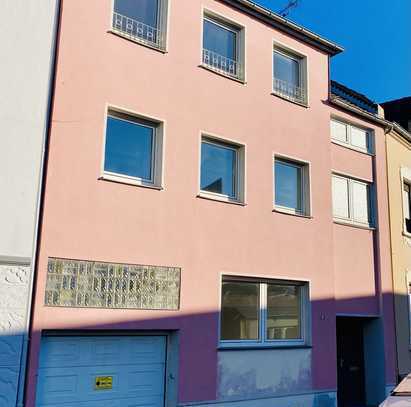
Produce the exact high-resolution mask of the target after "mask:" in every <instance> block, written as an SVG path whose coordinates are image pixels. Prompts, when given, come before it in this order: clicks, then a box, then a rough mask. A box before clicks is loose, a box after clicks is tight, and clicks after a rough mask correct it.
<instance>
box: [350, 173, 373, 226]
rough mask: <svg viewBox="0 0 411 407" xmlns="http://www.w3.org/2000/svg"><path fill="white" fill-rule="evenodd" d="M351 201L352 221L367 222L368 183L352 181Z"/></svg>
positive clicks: (368, 219) (368, 217) (368, 218)
mask: <svg viewBox="0 0 411 407" xmlns="http://www.w3.org/2000/svg"><path fill="white" fill-rule="evenodd" d="M352 195H353V196H352V202H353V212H354V213H353V218H354V221H356V222H360V223H369V221H370V216H369V200H368V195H369V194H368V185H367V184H364V183H362V182H356V181H353V182H352Z"/></svg>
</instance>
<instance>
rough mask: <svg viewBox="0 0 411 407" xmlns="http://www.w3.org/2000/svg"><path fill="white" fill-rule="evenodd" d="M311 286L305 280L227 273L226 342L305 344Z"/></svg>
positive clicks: (223, 305) (224, 293) (223, 334)
mask: <svg viewBox="0 0 411 407" xmlns="http://www.w3.org/2000/svg"><path fill="white" fill-rule="evenodd" d="M308 308H309V301H308V287H307V284H306V283H303V282H290V281H282V280H256V279H251V278H250V279H247V278H239V277H231V276H230V277H228V276H225V277H224V278H223V282H222V290H221V316H220V343H221V345H222V346H225V345H228V346H235V345H237V346H244V345H245V346H247V345H249V346H250V345H251V346H255V345H261V346H275V345H296V344H300V345H301V344H305V343H307V340H308V332H307V330H308Z"/></svg>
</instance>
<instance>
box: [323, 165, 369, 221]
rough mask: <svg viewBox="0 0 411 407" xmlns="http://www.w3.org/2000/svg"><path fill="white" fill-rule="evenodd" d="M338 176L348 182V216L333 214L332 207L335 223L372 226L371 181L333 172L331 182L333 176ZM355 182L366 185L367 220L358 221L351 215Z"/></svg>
mask: <svg viewBox="0 0 411 407" xmlns="http://www.w3.org/2000/svg"><path fill="white" fill-rule="evenodd" d="M334 177H335V178H340V179H344V180H346V181H347V182H348V218H346V217H342V216H336V215H335V214H334V208H332V214H333V219H334V222H336V223H343V224H348V225H353V226H359V227H364V228H374V227H375V225H374V202H373V199H374V191H373V187H374V186H373V183H372V182H370V181H366V180H361V179H358V178H354V177H350V176H348V175H345V174H340V173H336V172H333V173H332V174H331V182H332V179H333V178H334ZM355 183H357V184H361V185H365V186H366V187H367V200H368V202H367V205H368V222H367V223H365V222H361V221H358V220H356V219H354V217H353V213H354V205H353V185H354V184H355ZM331 193H333V191H332V186H331Z"/></svg>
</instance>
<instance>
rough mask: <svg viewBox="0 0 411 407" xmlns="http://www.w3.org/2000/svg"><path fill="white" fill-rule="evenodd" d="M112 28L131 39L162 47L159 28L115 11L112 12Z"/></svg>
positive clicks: (161, 36)
mask: <svg viewBox="0 0 411 407" xmlns="http://www.w3.org/2000/svg"><path fill="white" fill-rule="evenodd" d="M113 30H114V31H117V32H118V33H120V34H121V35H124V36H126V37H129V38H130V39H132V40H136V41H139V42H143V43H146V44H148V45H151V46H154V47H156V48H164V44H163V35H162V32H161V30H159V29H158V28H157V27H152V26H150V25H147V24H144V23H142V22H141V21H137V20H134V19H132V18H130V17H127V16H124V15H122V14H119V13H116V12H114V13H113Z"/></svg>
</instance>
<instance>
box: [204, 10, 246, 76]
mask: <svg viewBox="0 0 411 407" xmlns="http://www.w3.org/2000/svg"><path fill="white" fill-rule="evenodd" d="M206 20H207V21H209V22H211V23H213V24H215V25H218V26H220V27H222V28H224V29H226V30H228V31H231V32H233V33H235V34H236V61H235V62H236V63H237V75H231V74H230V73H229V72H226V71H224V70H223V69H218V68H215V67H213V66H212V65H210V64H206V63H205V62H204V58H203V53H204V50H205V48H204V21H206ZM201 23H202V24H201V52H200V61H201V62H200V66H201V67H203V68H205V69H208V70H210V71H212V72H215V73H217V74H219V75H222V76H225V77H227V78H230V79H233V80H236V81H239V82H242V83H245V80H246V73H245V72H246V71H245V65H246V64H245V61H246V58H245V33H246V28H245V26H243V25H242V24H240V23H238V22H237V21H233V20H231V19H229V18H227V17H224V16H222V15H221V14H218V13H216V12H214V11H212V10H210V9H206V8H203V10H202V21H201Z"/></svg>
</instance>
